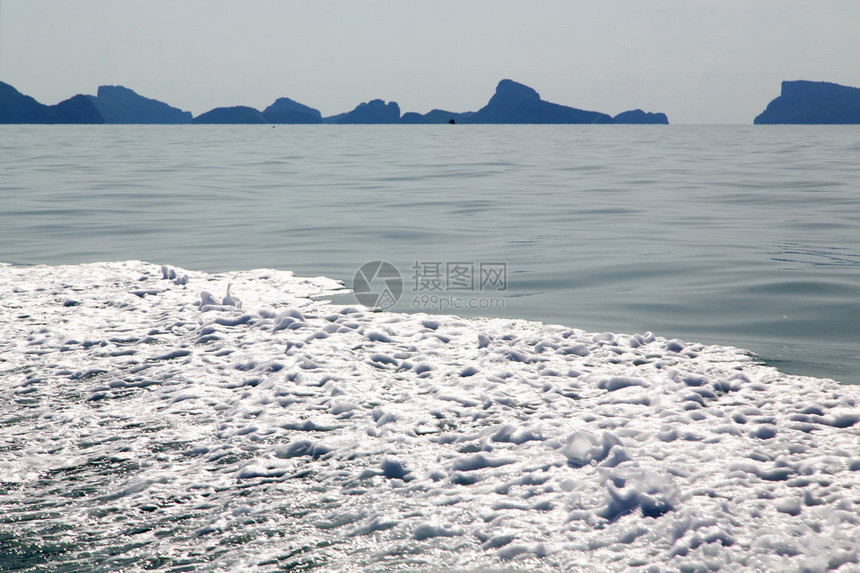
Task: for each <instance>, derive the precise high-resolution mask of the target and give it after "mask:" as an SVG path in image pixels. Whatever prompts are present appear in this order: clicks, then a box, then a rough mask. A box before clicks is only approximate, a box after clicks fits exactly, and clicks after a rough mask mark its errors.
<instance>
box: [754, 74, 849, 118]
mask: <svg viewBox="0 0 860 573" xmlns="http://www.w3.org/2000/svg"><path fill="white" fill-rule="evenodd" d="M753 123H755V124H759V125H761V124H777V123H783V124H785V123H792V124H858V123H860V89H858V88H852V87H848V86H841V85H839V84H832V83H828V82H810V81H805V80H798V81H791V82H782V93H781V94H780V96H779V97H778V98H776V99H775V100H773V101H771V102H770V103H769V104H768V106H767V109H765V110H764V111H763V112H762V113H761V114H760V115H759V116H758V117H756V118H755V120H754V122H753Z"/></svg>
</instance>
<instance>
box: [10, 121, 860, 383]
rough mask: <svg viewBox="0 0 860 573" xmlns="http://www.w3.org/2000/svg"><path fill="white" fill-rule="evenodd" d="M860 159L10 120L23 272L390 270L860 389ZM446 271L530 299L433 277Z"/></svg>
mask: <svg viewBox="0 0 860 573" xmlns="http://www.w3.org/2000/svg"><path fill="white" fill-rule="evenodd" d="M858 156H860V127H850V126H849V127H806V126H802V127H800V126H799V127H764V126H756V127H753V126H748V127H741V126H726V127H715V126H704V127H696V126H670V127H660V126H642V127H634V126H630V127H625V126H448V125H444V126H409V127H404V126H394V127H389V126H364V127H358V126H355V127H353V126H349V127H346V126H308V127H304V126H303V127H290V126H279V127H277V128H272V127H271V126H236V127H231V126H217V127H215V126H213V127H209V126H206V127H204V126H170V127H140V126H99V127H95V126H93V127H89V126H87V127H56V126H54V127H34V126H4V127H2V128H0V174H2V175H0V207H2V209H0V260H2V261H5V262H13V263H19V264H40V263H44V264H70V263H81V262H92V261H103V260H124V259H142V260H147V261H151V262H155V263H164V264H171V265H177V266H182V267H187V268H193V269H200V270H207V271H222V270H231V269H249V268H255V267H274V268H282V269H291V270H294V271H295V272H296V273H297V274H300V275H327V276H331V277H334V278H339V279H343V280H344V281H345V282H346V283H347V284H348V285H351V284H352V281H353V276H354V274H355V272H356V270H357V269H358V268H359V266H360V265H361V264H362V263H365V262H367V261H373V260H385V261H390V262H391V263H392V264H393V265H395V266H396V267H397V268H398V269H399V271H400V273H401V275H402V278H403V281H404V292H403V294H402V296H401V297H400V300H399V302H398V304H397V305H396V306H395V307H394V309H395V310H409V309H410V308H418V309H420V310H427V311H430V310H432V309H433V308H432V307H434V306H435V307H439V306H440V305H450V304H452V301H453V300H454V298H453V297H455V296H456V297H457V301H459V303H458V304H460V305H462V307H461V308H459V309H457V310H456V313H457V314H462V315H496V316H511V317H522V318H531V319H537V320H543V321H547V322H553V323H563V324H567V325H571V326H576V327H580V328H584V329H587V330H596V331H607V330H608V331H616V332H638V331H645V330H651V331H653V332H655V333H657V334H660V335H663V336H667V337H678V338H683V339H687V340H695V341H701V342H712V343H722V344H731V345H735V346H741V347H744V348H748V349H750V350H752V351H754V352H755V353H756V354H758V355H759V356H760V357H761V359H762V360H764V361H766V362H768V363H772V364H774V365H776V366H778V367H779V368H780V369H781V370H783V371H785V372H790V373H799V374H809V375H815V376H824V377H832V378H836V379H838V380H841V381H844V382H848V383H860V189H858V183H857V182H858V181H860V165H858V162H857V157H858ZM416 262H418V263H419V264H418V266H417V267H416V268H417V269H418V270H413V266H414V265H415V263H416ZM437 263H438V264H439V265H440V266H439V268H440V269H441V270H442V274H441V275H440V278H442V279H443V280H444V279H445V278H453V277H452V276H449V275H447V274H446V272H445V270H446V267H445V265H446V264H449V263H450V264H452V265H453V266H452V269H456V268H460V269H461V270H462V269H463V268H468V269H471V268H472V267H471V266H470V265H473V266H474V268H475V271H476V272H478V270H479V269H480V264H481V263H504V264H505V265H506V267H505V273H504V276H505V278H506V279H507V288H506V290H505V291H503V292H497V291H496V290H495V289H485V290H484V291H480V290H479V286H480V285H479V282H480V280H479V279H480V277H476V282H475V284H474V288H473V289H472V290H469V289H465V290H456V291H455V290H454V289H453V288H449V289H447V290H446V289H445V288H444V287H445V285H444V284H443V285H442V287H443V288H442V291H436V290H431V289H430V286H432V285H431V283H426V282H425V283H419V284H417V285H416V284H415V279H418V278H424V279H430V278H432V272H431V271H432V270H433V269H434V268H435V265H436V264H437ZM461 263H467V265H466V266H465V267H464V266H463V265H462V264H461ZM419 275H420V276H419ZM461 278H462V276H461ZM374 285H378V283H374ZM374 285H372V287H373V289H376V288H378V286H374ZM454 286H463V283H456V282H455V284H454ZM488 286H490V285H488ZM495 286H498V284H496V285H495ZM499 297H500V298H499ZM352 301H353V299H352V298H351V297H349V299H345V300H344V301H343V302H352ZM469 305H472V306H476V307H477V308H467V307H468V306H469ZM487 307H492V308H487Z"/></svg>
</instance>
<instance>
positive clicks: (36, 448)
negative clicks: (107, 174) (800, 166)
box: [0, 261, 860, 571]
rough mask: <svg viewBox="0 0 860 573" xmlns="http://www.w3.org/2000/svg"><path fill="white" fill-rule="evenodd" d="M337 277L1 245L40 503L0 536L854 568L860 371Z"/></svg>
mask: <svg viewBox="0 0 860 573" xmlns="http://www.w3.org/2000/svg"><path fill="white" fill-rule="evenodd" d="M186 277H187V278H186ZM180 279H181V280H180ZM342 291H343V285H342V284H341V283H339V282H338V281H332V280H330V279H326V278H324V277H317V278H297V277H295V276H293V274H292V273H288V272H282V271H275V270H254V271H247V272H233V273H224V274H219V275H210V274H205V273H199V272H193V271H184V270H178V269H172V268H169V267H163V268H162V267H159V266H156V265H150V264H146V263H141V262H135V261H131V262H124V263H99V264H92V265H79V266H67V267H16V266H7V265H0V331H2V332H3V334H4V335H3V338H2V340H0V375H2V378H0V380H2V385H0V400H2V406H0V443H2V444H3V449H2V450H0V488H2V489H0V492H2V493H0V514H3V515H7V516H16V515H22V516H24V515H29V516H31V517H32V516H34V515H38V517H39V518H38V519H32V518H31V519H22V520H16V519H14V518H7V520H6V521H4V522H2V523H0V534H10V535H12V536H13V538H14V539H15V540H16V542H19V543H25V542H31V541H32V540H35V539H49V538H50V536H51V535H55V533H52V532H54V531H60V530H62V531H64V533H62V536H61V537H58V538H57V539H61V538H62V539H65V540H71V541H69V547H70V548H69V549H68V550H67V551H66V552H65V553H63V557H62V559H63V560H64V562H65V561H72V562H74V561H75V560H76V559H77V560H79V561H80V562H81V563H84V564H89V565H93V564H94V563H96V561H97V563H98V564H99V565H102V566H105V567H108V566H110V565H111V564H114V565H117V564H119V563H120V562H122V563H125V564H126V565H128V564H129V563H131V564H132V565H133V566H135V567H142V564H143V563H144V562H145V560H146V559H154V558H155V557H156V556H168V557H170V558H173V557H176V559H177V563H178V559H179V557H178V556H189V555H191V556H197V557H192V561H193V560H194V559H197V561H193V562H194V563H197V565H199V567H200V568H222V569H227V570H237V571H238V570H244V569H248V568H252V567H255V566H259V565H261V564H262V567H263V569H266V568H267V567H268V568H272V567H273V566H274V565H273V564H277V565H278V566H280V567H289V566H293V567H298V566H299V565H301V564H304V565H305V566H309V565H308V564H315V565H316V566H317V567H318V568H320V569H322V570H332V571H335V570H342V571H348V570H354V568H355V567H356V563H361V564H365V565H366V567H367V569H369V570H387V569H405V568H413V569H415V568H419V569H420V568H425V569H427V568H432V569H433V570H439V569H444V568H450V569H463V568H468V569H475V570H480V569H493V568H496V569H501V568H504V569H508V568H511V569H515V570H519V569H523V570H533V569H537V570H541V569H542V570H594V569H601V568H603V569H605V570H624V569H629V568H637V567H641V568H643V569H645V570H649V569H648V568H649V567H650V566H657V567H658V569H660V570H662V569H664V568H669V569H673V570H674V569H688V570H716V569H723V570H727V571H733V570H739V569H747V570H752V569H756V568H758V569H761V570H798V571H799V570H826V569H827V568H836V567H841V568H840V571H843V570H858V551H860V409H858V400H860V391H858V388H857V387H851V386H842V385H839V384H837V383H835V382H832V381H828V380H818V379H812V378H805V377H798V376H788V375H784V374H781V373H779V372H778V371H776V370H774V369H773V368H769V367H764V366H761V365H758V364H756V363H755V362H754V361H753V360H751V358H750V357H749V356H748V355H747V354H746V353H745V352H744V351H742V350H738V349H735V348H730V347H724V346H707V345H702V344H696V343H690V342H684V341H679V340H665V339H663V338H660V337H657V336H654V335H653V334H651V333H642V334H635V335H624V334H612V333H600V334H595V333H586V332H583V331H580V330H576V329H571V328H568V327H561V326H550V325H544V324H539V323H534V322H527V321H519V320H503V319H471V320H469V319H462V318H458V317H453V316H432V317H431V316H428V315H422V314H415V315H405V314H394V313H381V312H370V311H368V310H363V309H362V308H359V307H340V306H335V305H331V304H329V303H327V302H326V301H324V300H319V297H324V296H327V295H330V294H332V293H335V292H342ZM210 293H225V294H224V296H222V297H218V296H215V295H212V294H210ZM219 298H220V302H219ZM239 298H241V299H242V300H241V302H240V301H239ZM46 507H62V511H52V510H48V509H45V508H46ZM40 512H41V513H40ZM94 515H101V516H103V517H102V518H99V519H95V520H94V518H93V516H94ZM105 516H110V517H109V518H108V517H105ZM93 531H95V532H96V533H95V534H93ZM57 535H59V534H57ZM28 540H29V541H28ZM56 543H60V541H56ZM212 547H215V548H218V549H217V551H216V550H210V548H212ZM297 547H300V548H303V549H301V551H298V552H292V553H291V551H292V549H295V548H297ZM124 559H125V560H127V561H122V560H124Z"/></svg>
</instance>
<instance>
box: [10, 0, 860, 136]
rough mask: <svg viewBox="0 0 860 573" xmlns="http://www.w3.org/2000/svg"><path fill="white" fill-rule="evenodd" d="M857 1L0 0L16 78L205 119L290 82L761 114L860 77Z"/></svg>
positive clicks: (306, 88)
mask: <svg viewBox="0 0 860 573" xmlns="http://www.w3.org/2000/svg"><path fill="white" fill-rule="evenodd" d="M858 58H860V1H858V0H817V1H815V2H813V1H812V0H761V1H759V0H600V1H582V2H578V1H573V0H520V1H508V0H471V1H470V0H457V1H451V0H436V1H434V2H420V3H419V2H417V1H414V0H412V1H410V0H398V1H394V0H364V1H362V0H317V1H311V0H307V1H301V2H299V1H290V0H245V1H243V2H239V1H234V0H0V80H2V81H5V82H7V83H10V84H12V85H13V86H15V87H16V88H18V89H19V90H20V91H22V92H24V93H26V94H28V95H31V96H33V97H35V98H36V99H38V100H39V101H41V102H43V103H49V104H53V103H57V102H58V101H60V100H63V99H66V98H68V97H71V96H72V95H74V94H76V93H87V94H91V93H95V92H96V89H97V88H98V86H99V85H102V84H122V85H125V86H127V87H129V88H132V89H134V90H135V91H137V92H138V93H140V94H142V95H145V96H147V97H153V98H156V99H160V100H163V101H166V102H168V103H170V104H171V105H174V106H176V107H180V108H182V109H185V110H188V111H191V112H193V113H194V114H195V115H198V114H200V113H202V112H204V111H207V110H209V109H211V108H213V107H218V106H226V105H250V106H254V107H257V108H264V107H266V106H267V105H269V104H270V103H272V102H273V101H274V100H275V99H276V98H278V97H281V96H287V97H291V98H293V99H295V100H297V101H300V102H302V103H305V104H308V105H311V106H313V107H316V108H317V109H319V110H320V111H321V112H322V113H323V115H332V114H335V113H339V112H342V111H348V110H350V109H352V108H353V107H355V106H356V105H357V104H358V103H360V102H362V101H367V100H370V99H375V98H381V99H385V100H386V101H388V100H394V101H397V102H398V103H399V104H400V108H401V111H403V112H406V111H417V112H422V113H424V112H427V111H429V110H430V109H431V108H434V107H439V108H444V109H448V110H450V111H468V110H476V109H478V108H480V107H481V106H482V105H484V104H485V103H486V102H487V100H488V99H489V97H490V96H491V95H492V93H493V90H494V89H495V86H496V83H498V81H499V80H500V79H502V78H510V79H513V80H516V81H519V82H522V83H525V84H527V85H529V86H531V87H533V88H535V89H536V90H537V91H538V92H540V94H541V96H542V97H543V98H544V99H546V100H549V101H553V102H556V103H561V104H564V105H569V106H573V107H578V108H583V109H590V110H595V111H602V112H605V113H609V114H613V115H614V114H617V113H619V112H621V111H624V110H627V109H632V108H637V107H639V108H642V109H645V110H648V111H662V112H665V113H666V114H668V116H669V120H670V122H672V123H751V122H752V120H753V118H754V117H755V116H756V115H757V114H758V113H759V112H761V110H762V109H764V107H765V105H766V104H767V103H768V102H769V101H770V100H771V99H773V98H774V97H776V96H777V95H778V94H779V88H780V82H781V81H782V80H786V79H810V80H821V81H831V82H836V83H841V84H846V85H852V86H860V65H858Z"/></svg>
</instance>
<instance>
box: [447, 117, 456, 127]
mask: <svg viewBox="0 0 860 573" xmlns="http://www.w3.org/2000/svg"><path fill="white" fill-rule="evenodd" d="M448 123H450V124H451V125H454V124H455V123H457V122H456V121H454V118H453V117H452V118H451V119H449V120H448Z"/></svg>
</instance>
